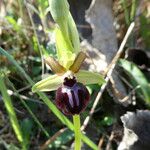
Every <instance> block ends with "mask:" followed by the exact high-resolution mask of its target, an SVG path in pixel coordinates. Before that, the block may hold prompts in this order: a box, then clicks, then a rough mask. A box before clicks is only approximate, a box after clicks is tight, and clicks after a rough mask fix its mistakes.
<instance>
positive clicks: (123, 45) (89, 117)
mask: <svg viewBox="0 0 150 150" xmlns="http://www.w3.org/2000/svg"><path fill="white" fill-rule="evenodd" d="M134 26H135V23H134V22H132V23H131V24H130V26H129V28H128V30H127V33H126V35H125V37H124V39H123V41H122V43H121V45H120V47H119V49H118V51H117V53H116V55H115V57H114V58H113V60H112V62H111V63H110V65H109V66H108V69H107V71H106V72H105V75H106V77H105V81H106V82H105V84H103V85H102V87H101V89H100V91H99V92H98V94H97V97H96V99H95V101H94V104H93V106H92V108H91V110H90V112H89V115H88V116H87V117H86V119H85V120H84V123H83V125H82V127H81V130H84V129H85V128H86V126H87V125H88V123H89V121H90V119H91V117H92V115H93V113H94V111H95V108H96V106H97V104H98V102H99V100H100V98H101V96H102V94H103V92H104V90H105V88H106V86H107V84H108V82H109V79H110V77H111V74H112V72H113V70H114V68H115V66H116V62H117V61H118V59H119V58H120V55H121V54H122V52H123V49H124V47H125V44H126V42H127V40H128V38H129V36H130V34H131V33H132V30H133V28H134Z"/></svg>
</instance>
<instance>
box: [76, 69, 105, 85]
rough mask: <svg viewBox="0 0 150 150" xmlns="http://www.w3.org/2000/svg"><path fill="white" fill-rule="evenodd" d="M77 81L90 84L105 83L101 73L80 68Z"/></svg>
mask: <svg viewBox="0 0 150 150" xmlns="http://www.w3.org/2000/svg"><path fill="white" fill-rule="evenodd" d="M76 77H77V81H78V82H81V83H83V84H85V85H88V84H99V85H101V84H103V83H105V80H104V78H103V76H102V75H101V74H99V73H94V72H89V71H85V70H80V71H79V72H78V73H77V74H76Z"/></svg>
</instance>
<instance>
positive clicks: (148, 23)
mask: <svg viewBox="0 0 150 150" xmlns="http://www.w3.org/2000/svg"><path fill="white" fill-rule="evenodd" d="M149 27H150V19H148V18H146V16H145V15H141V16H140V34H141V36H142V38H143V39H144V43H145V48H147V49H148V48H149V45H150V40H149V39H150V30H149Z"/></svg>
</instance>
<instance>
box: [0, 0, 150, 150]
mask: <svg viewBox="0 0 150 150" xmlns="http://www.w3.org/2000/svg"><path fill="white" fill-rule="evenodd" d="M68 2H69V4H70V8H71V13H72V15H73V17H74V19H75V22H76V24H77V27H78V31H79V33H80V36H81V40H83V39H84V38H85V39H90V38H92V37H91V33H92V28H91V26H90V25H89V24H88V23H87V22H86V21H85V19H84V17H85V16H84V15H85V13H83V12H85V10H86V9H88V7H89V5H90V3H91V0H82V2H81V1H79V0H68ZM77 12H78V13H80V12H81V16H83V19H81V18H79V17H77V16H76V14H77ZM113 15H114V26H115V29H116V32H117V40H118V43H119V44H120V43H121V41H122V40H123V38H124V35H125V33H126V31H127V29H128V27H129V25H130V23H131V22H132V21H135V22H136V26H135V28H134V30H135V31H134V34H132V35H131V37H130V39H129V40H128V42H127V44H126V48H125V49H127V48H129V50H128V52H127V53H126V55H127V56H126V55H125V54H123V55H122V59H121V60H119V62H118V67H119V66H120V70H121V75H120V76H121V77H122V79H123V81H124V86H125V88H126V89H127V91H128V94H129V95H127V97H130V98H131V99H132V101H131V104H130V105H128V106H127V107H124V106H123V105H121V104H117V103H115V101H114V100H113V97H112V95H110V93H109V92H108V91H107V90H106V91H105V92H104V93H103V96H102V101H101V103H99V104H98V106H97V108H96V111H95V113H94V115H93V117H92V120H91V121H90V123H89V126H88V128H87V129H86V133H87V135H88V136H89V137H90V138H91V139H92V141H94V142H95V143H96V144H97V145H99V147H101V148H104V149H105V148H106V147H107V145H108V144H109V143H108V142H109V140H110V139H109V138H110V135H111V133H112V131H113V132H115V136H114V137H113V139H111V141H112V143H111V148H112V149H116V148H117V146H118V143H119V142H120V141H121V138H122V136H123V132H122V131H123V128H122V123H121V121H120V116H121V115H123V114H124V113H125V112H126V111H135V110H136V109H149V104H150V92H149V91H150V89H149V79H150V78H149V77H150V74H149V71H150V61H149V56H150V53H149V51H150V2H149V1H148V0H114V1H113ZM53 31H54V22H53V20H52V18H51V15H50V12H49V10H48V1H47V0H36V1H35V0H30V1H27V0H16V1H15V0H1V1H0V47H1V52H0V72H1V74H3V75H4V76H5V80H4V82H3V80H2V79H1V82H0V83H1V84H0V86H1V88H0V89H1V94H0V150H3V149H7V150H17V149H21V146H20V144H19V143H20V142H22V138H20V137H19V136H20V135H21V137H23V143H24V144H23V145H25V147H27V149H32V150H34V149H35V150H37V149H42V148H43V149H70V147H71V145H72V143H73V136H74V135H73V133H72V132H71V131H70V130H69V129H67V128H66V127H65V126H64V125H63V124H62V123H61V122H60V120H59V119H57V117H56V115H54V114H53V113H52V112H51V110H50V109H49V108H48V107H47V106H46V105H45V104H44V103H43V102H42V101H41V100H40V98H38V97H37V96H36V95H35V94H33V93H32V92H31V85H30V84H29V83H28V82H27V81H26V80H25V79H24V77H23V75H22V73H21V72H20V71H18V70H17V69H16V66H15V65H14V64H12V62H11V61H10V60H9V59H8V57H6V56H4V55H3V54H2V50H5V51H6V52H8V53H9V54H10V55H11V56H13V58H14V59H15V60H16V61H17V64H18V65H20V66H21V67H22V68H23V69H24V71H25V72H27V74H28V75H29V76H30V78H31V79H32V80H33V81H35V82H37V81H39V80H40V79H41V74H42V73H43V72H44V73H45V74H46V73H51V71H50V70H49V69H48V68H47V67H46V66H42V65H41V54H43V55H47V54H49V55H51V56H53V57H56V51H55V41H54V34H53ZM125 57H126V58H127V59H128V61H126V60H124V58H125ZM131 65H132V68H131V67H129V66H131ZM133 70H134V71H133ZM99 88H100V87H99V86H98V85H91V86H89V87H88V89H89V91H90V93H91V97H92V100H91V102H90V104H89V106H88V108H87V109H86V111H85V112H84V113H82V118H81V121H83V120H84V119H85V118H86V116H87V115H88V112H89V110H90V109H91V107H92V105H93V101H94V99H95V97H96V94H97V92H98V91H99ZM47 95H48V97H49V98H50V99H51V100H52V101H54V97H55V93H54V92H50V93H47ZM4 99H5V100H4ZM12 114H14V115H15V117H14V118H13V120H11V115H12ZM16 116H17V117H16ZM69 119H70V118H69ZM14 120H15V121H14ZM13 126H15V127H16V128H15V132H14V130H13V129H14V127H13ZM46 142H48V144H47V143H46ZM22 147H23V146H22ZM85 149H88V148H87V147H85Z"/></svg>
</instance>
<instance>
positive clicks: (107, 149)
mask: <svg viewBox="0 0 150 150" xmlns="http://www.w3.org/2000/svg"><path fill="white" fill-rule="evenodd" d="M113 138H114V131H112V132H111V135H110V137H109V140H108V143H107V146H106V150H110V149H111V142H112V140H113Z"/></svg>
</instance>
